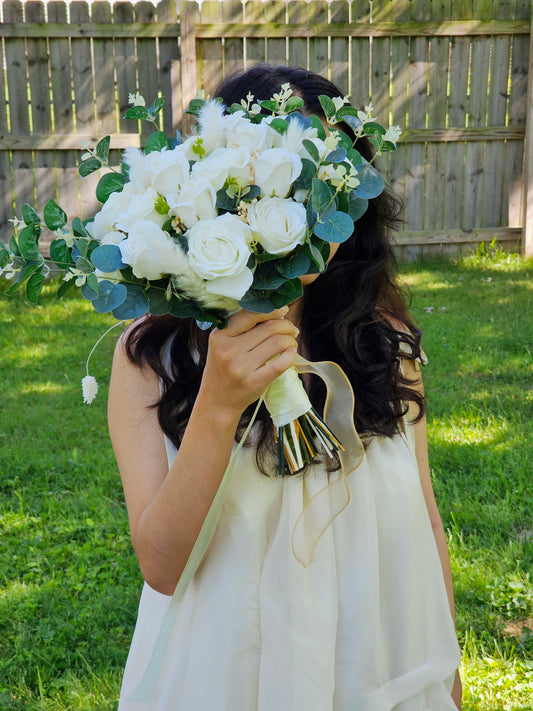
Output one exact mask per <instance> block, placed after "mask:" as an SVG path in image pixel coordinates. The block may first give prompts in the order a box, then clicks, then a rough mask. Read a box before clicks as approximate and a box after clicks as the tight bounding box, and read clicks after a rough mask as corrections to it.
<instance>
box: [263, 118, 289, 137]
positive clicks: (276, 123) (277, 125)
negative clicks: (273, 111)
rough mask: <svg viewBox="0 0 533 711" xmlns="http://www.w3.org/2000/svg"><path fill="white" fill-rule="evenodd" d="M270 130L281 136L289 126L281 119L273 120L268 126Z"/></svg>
mask: <svg viewBox="0 0 533 711" xmlns="http://www.w3.org/2000/svg"><path fill="white" fill-rule="evenodd" d="M268 125H269V126H270V128H272V129H274V131H276V132H277V133H279V134H280V135H282V136H283V134H284V133H286V132H287V129H288V128H289V124H288V123H287V121H285V120H284V119H282V118H275V119H272V121H271V122H270V123H269V124H268Z"/></svg>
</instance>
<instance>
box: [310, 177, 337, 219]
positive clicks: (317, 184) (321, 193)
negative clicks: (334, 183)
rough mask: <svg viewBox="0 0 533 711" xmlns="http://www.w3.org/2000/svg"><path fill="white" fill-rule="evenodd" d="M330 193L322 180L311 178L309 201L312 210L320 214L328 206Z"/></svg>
mask: <svg viewBox="0 0 533 711" xmlns="http://www.w3.org/2000/svg"><path fill="white" fill-rule="evenodd" d="M331 198H332V193H331V190H330V189H329V187H328V186H327V185H326V183H325V182H324V181H323V180H319V179H318V178H313V181H312V183H311V203H312V205H313V210H314V211H315V212H317V213H318V214H319V215H321V214H322V213H323V212H324V211H325V210H326V209H327V208H328V206H329V204H330V202H331Z"/></svg>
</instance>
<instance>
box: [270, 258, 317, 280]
mask: <svg viewBox="0 0 533 711" xmlns="http://www.w3.org/2000/svg"><path fill="white" fill-rule="evenodd" d="M309 264H310V262H309V257H308V256H307V255H306V254H304V253H303V252H295V253H294V254H291V255H290V256H289V257H285V258H284V259H282V260H281V261H279V262H278V263H277V264H276V269H277V270H278V271H279V273H280V274H282V275H283V276H284V277H285V278H286V279H295V278H296V277H299V276H302V274H306V273H307V270H308V269H309Z"/></svg>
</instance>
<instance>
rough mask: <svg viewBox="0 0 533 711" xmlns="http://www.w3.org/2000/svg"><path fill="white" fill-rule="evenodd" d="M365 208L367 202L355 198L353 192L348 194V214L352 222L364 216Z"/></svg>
mask: <svg viewBox="0 0 533 711" xmlns="http://www.w3.org/2000/svg"><path fill="white" fill-rule="evenodd" d="M367 208H368V200H365V199H364V198H360V197H357V195H356V194H355V191H353V190H352V191H350V192H349V193H348V214H349V215H350V217H351V218H352V220H353V221H354V222H355V221H356V220H358V219H359V218H360V217H362V216H363V215H364V214H365V212H366V211H367Z"/></svg>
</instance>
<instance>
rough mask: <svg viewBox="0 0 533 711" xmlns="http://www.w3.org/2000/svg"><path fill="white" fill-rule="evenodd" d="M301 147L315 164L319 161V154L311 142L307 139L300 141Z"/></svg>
mask: <svg viewBox="0 0 533 711" xmlns="http://www.w3.org/2000/svg"><path fill="white" fill-rule="evenodd" d="M302 145H303V147H304V148H305V150H306V151H307V152H308V153H309V155H310V156H311V158H312V159H313V160H314V161H315V163H318V161H319V160H320V154H319V152H318V148H317V147H316V146H315V144H314V143H313V142H312V141H309V140H308V139H307V138H304V140H303V141H302Z"/></svg>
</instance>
